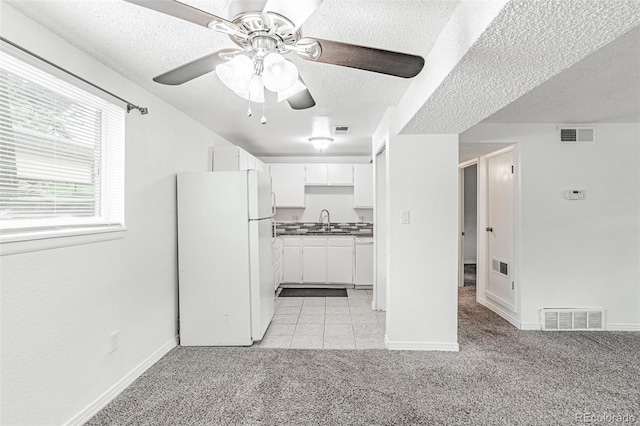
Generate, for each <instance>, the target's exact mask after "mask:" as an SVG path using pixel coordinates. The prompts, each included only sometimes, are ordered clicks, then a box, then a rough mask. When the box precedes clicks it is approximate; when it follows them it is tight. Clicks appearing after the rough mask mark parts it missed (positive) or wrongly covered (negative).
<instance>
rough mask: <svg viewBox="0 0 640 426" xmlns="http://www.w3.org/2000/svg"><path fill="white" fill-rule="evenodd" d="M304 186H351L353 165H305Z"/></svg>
mask: <svg viewBox="0 0 640 426" xmlns="http://www.w3.org/2000/svg"><path fill="white" fill-rule="evenodd" d="M305 184H306V185H309V186H311V185H314V186H315V185H317V186H323V185H333V186H351V185H353V165H351V164H307V166H306V179H305Z"/></svg>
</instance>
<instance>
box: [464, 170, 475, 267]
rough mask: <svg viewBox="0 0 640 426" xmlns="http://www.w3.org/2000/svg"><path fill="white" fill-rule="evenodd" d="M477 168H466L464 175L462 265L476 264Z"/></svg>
mask: <svg viewBox="0 0 640 426" xmlns="http://www.w3.org/2000/svg"><path fill="white" fill-rule="evenodd" d="M477 172H478V166H477V165H476V164H474V165H472V166H469V167H466V168H465V169H464V170H463V173H464V259H463V260H464V263H471V264H473V263H476V257H477V242H476V238H477V229H476V228H477V221H476V219H477V209H478V205H477V192H478V179H477Z"/></svg>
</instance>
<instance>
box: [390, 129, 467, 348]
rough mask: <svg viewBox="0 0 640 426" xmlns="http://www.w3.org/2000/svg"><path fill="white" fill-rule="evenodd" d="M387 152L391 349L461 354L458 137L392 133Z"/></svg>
mask: <svg viewBox="0 0 640 426" xmlns="http://www.w3.org/2000/svg"><path fill="white" fill-rule="evenodd" d="M386 152H387V183H388V188H387V189H388V190H387V202H388V208H387V212H388V217H387V218H386V219H387V230H388V239H387V241H388V245H387V249H388V251H387V256H388V258H387V265H388V266H387V330H386V342H387V345H388V347H389V349H420V350H458V343H457V334H458V329H457V310H458V306H457V300H458V298H457V289H458V287H457V273H458V136H457V135H417V136H393V135H391V136H390V138H389V141H388V142H387V150H386ZM403 211H408V212H409V215H410V223H409V224H402V223H401V221H400V218H401V213H402V212H403Z"/></svg>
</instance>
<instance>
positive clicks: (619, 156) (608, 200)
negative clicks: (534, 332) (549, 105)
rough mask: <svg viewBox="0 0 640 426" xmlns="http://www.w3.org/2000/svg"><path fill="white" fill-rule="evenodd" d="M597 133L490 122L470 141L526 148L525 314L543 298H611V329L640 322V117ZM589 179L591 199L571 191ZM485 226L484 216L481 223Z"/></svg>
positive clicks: (600, 301)
mask: <svg viewBox="0 0 640 426" xmlns="http://www.w3.org/2000/svg"><path fill="white" fill-rule="evenodd" d="M594 127H595V128H596V132H597V142H596V143H584V144H561V143H560V142H558V140H557V130H556V128H557V125H555V124H513V125H511V124H481V125H477V126H475V127H472V128H471V129H469V130H467V131H466V132H464V133H463V134H462V135H461V136H460V140H461V142H462V143H463V144H464V143H476V142H480V143H482V142H486V143H491V142H508V143H517V144H518V149H519V152H520V162H521V163H520V178H521V188H520V197H521V209H522V217H521V234H520V235H521V237H520V247H521V248H520V271H519V276H520V282H519V283H516V285H519V289H520V300H521V312H520V321H521V327H522V328H523V329H539V328H540V323H539V319H538V315H539V309H540V308H554V307H601V308H604V309H605V310H606V317H605V319H606V327H607V329H610V330H640V309H639V308H638V306H640V262H639V259H640V167H639V166H638V164H640V142H639V141H640V125H638V124H597V125H595V126H594ZM569 189H583V190H585V191H586V198H585V200H583V201H568V200H565V199H564V197H563V192H564V191H566V190H569ZM481 226H482V225H481Z"/></svg>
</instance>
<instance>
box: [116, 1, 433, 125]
mask: <svg viewBox="0 0 640 426" xmlns="http://www.w3.org/2000/svg"><path fill="white" fill-rule="evenodd" d="M126 1H127V2H129V3H133V4H136V5H138V6H142V7H145V8H148V9H151V10H155V11H156V12H160V13H164V14H166V15H170V16H173V17H175V18H179V19H182V20H185V21H187V22H191V23H193V24H196V25H200V26H203V27H206V28H209V29H211V30H213V31H216V32H220V33H223V34H227V35H228V36H229V38H230V39H231V41H233V42H234V43H235V44H236V45H237V47H235V48H232V49H222V50H219V51H217V52H214V53H211V54H209V55H206V56H204V57H202V58H199V59H196V60H194V61H191V62H189V63H187V64H184V65H181V66H179V67H177V68H175V69H173V70H171V71H168V72H166V73H164V74H162V75H159V76H157V77H155V78H154V79H153V80H154V81H155V82H157V83H162V84H170V85H177V84H182V83H186V82H187V81H190V80H193V79H194V78H197V77H200V76H202V75H204V74H207V73H209V72H211V71H214V70H215V71H216V73H217V74H218V76H219V77H220V79H221V80H222V82H223V83H224V84H225V85H226V86H227V87H229V88H230V89H231V90H233V91H234V92H235V93H236V94H238V95H239V96H241V97H243V98H246V99H249V101H250V102H262V105H263V110H264V90H265V89H266V90H270V91H272V92H276V93H277V94H278V101H279V102H280V101H283V100H285V99H286V100H287V102H288V103H289V105H290V106H291V108H293V109H307V108H311V107H313V106H314V105H315V104H316V102H315V101H314V99H313V97H312V96H311V94H310V93H309V90H308V89H307V86H305V84H304V82H303V81H302V78H300V76H299V75H298V69H297V68H296V66H295V64H294V63H293V62H291V61H289V60H287V59H286V58H285V57H284V56H283V55H287V54H289V53H291V52H295V53H296V54H297V55H298V56H300V57H301V58H302V59H305V60H308V61H314V62H323V63H326V64H332V65H339V66H343V67H349V68H356V69H359V70H364V71H371V72H376V73H381V74H387V75H391V76H395V77H403V78H411V77H415V76H416V75H418V73H419V72H420V71H422V68H423V67H424V59H423V58H422V57H420V56H416V55H410V54H406V53H400V52H394V51H390V50H382V49H376V48H372V47H366V46H357V45H355V44H348V43H343V42H338V41H331V40H324V39H320V38H303V37H302V32H301V31H300V26H301V25H302V24H303V23H304V22H305V21H306V20H307V18H308V17H309V16H310V15H311V14H312V13H313V12H314V11H315V10H316V9H317V8H318V7H319V6H320V5H321V4H322V1H323V0H305V1H293V0H291V1H290V0H253V1H239V0H235V1H232V2H231V4H230V5H229V9H230V10H229V15H230V16H231V17H230V19H229V20H227V19H223V18H221V17H219V16H216V15H213V14H211V13H209V12H205V11H204V10H200V9H197V8H194V7H192V6H189V5H187V4H184V3H180V2H178V1H175V0H153V1H149V0H126ZM256 77H259V79H257V78H256ZM248 115H249V116H250V115H251V106H249V113H248ZM262 122H263V123H266V119H265V118H264V114H263V117H262Z"/></svg>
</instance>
